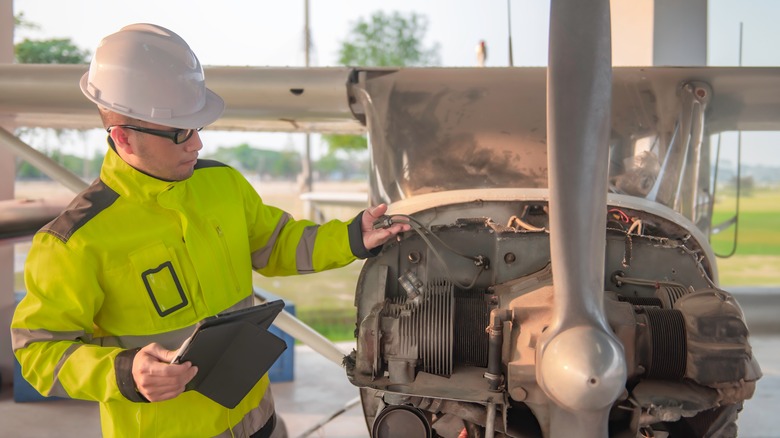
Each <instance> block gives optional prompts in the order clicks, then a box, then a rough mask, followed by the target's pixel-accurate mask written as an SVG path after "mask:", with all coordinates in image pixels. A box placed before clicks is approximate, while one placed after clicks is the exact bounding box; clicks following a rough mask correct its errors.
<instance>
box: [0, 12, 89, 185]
mask: <svg viewBox="0 0 780 438" xmlns="http://www.w3.org/2000/svg"><path fill="white" fill-rule="evenodd" d="M14 27H15V28H16V29H29V30H36V29H38V28H39V26H38V25H36V24H34V23H32V22H30V21H27V20H25V18H24V15H23V14H22V13H20V14H18V15H15V16H14ZM14 57H15V59H16V62H17V63H20V64H86V63H88V62H89V51H87V50H84V49H81V48H79V47H78V46H76V45H75V44H74V43H73V41H71V39H70V38H53V39H45V40H33V39H29V38H25V39H24V40H23V41H21V42H19V43H17V44H15V45H14ZM69 131H72V130H59V129H58V130H53V131H52V130H46V129H41V128H19V129H17V132H16V134H17V136H19V137H21V136H23V135H26V136H27V137H35V136H39V137H45V136H48V134H49V132H54V134H55V136H56V137H57V142H58V143H60V144H61V143H63V142H64V139H65V138H67V137H68V132H69ZM81 140H82V141H83V138H81ZM48 155H49V156H50V157H51V158H52V159H53V160H55V161H57V162H58V163H59V164H62V165H63V166H65V167H66V168H68V169H69V170H71V171H73V172H74V173H76V174H77V175H79V174H84V173H90V174H91V173H93V171H94V169H92V168H93V167H94V166H93V165H92V164H91V163H85V161H89V162H91V161H94V160H95V159H94V158H93V159H89V158H88V157H84V158H83V159H79V158H78V157H74V156H72V155H65V154H61V153H59V152H57V151H55V152H53V153H50V154H48ZM100 161H101V162H102V156H101V157H100ZM16 172H17V176H18V177H20V178H36V177H41V176H42V173H41V172H40V171H38V170H37V169H35V168H34V167H33V166H31V165H30V164H28V163H25V162H19V163H17V168H16ZM83 176H86V175H83Z"/></svg>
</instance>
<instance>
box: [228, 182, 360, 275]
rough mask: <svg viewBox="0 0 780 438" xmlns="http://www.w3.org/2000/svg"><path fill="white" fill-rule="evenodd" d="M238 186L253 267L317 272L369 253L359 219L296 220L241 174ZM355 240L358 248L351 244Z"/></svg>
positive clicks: (286, 272) (291, 272) (277, 272)
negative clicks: (242, 201)
mask: <svg viewBox="0 0 780 438" xmlns="http://www.w3.org/2000/svg"><path fill="white" fill-rule="evenodd" d="M240 186H241V191H242V193H243V197H244V204H245V211H246V221H247V227H248V228H249V239H250V242H249V244H250V248H251V251H252V267H253V268H254V269H255V270H256V271H258V272H260V273H261V274H263V275H266V276H281V275H295V274H309V273H313V272H320V271H324V270H327V269H333V268H338V267H342V266H346V265H348V264H349V263H352V262H353V261H355V260H356V259H357V258H358V257H359V256H363V254H364V253H365V254H368V252H367V251H366V250H365V248H362V237H361V234H360V233H361V231H360V227H359V223H358V224H353V225H352V226H350V224H352V223H353V220H351V221H346V222H345V221H340V220H332V221H329V222H327V223H324V224H316V223H314V222H312V221H308V220H295V219H294V218H293V217H292V215H290V214H289V213H287V212H285V211H283V210H281V209H279V208H277V207H273V206H270V205H267V204H265V203H263V200H262V199H261V198H260V196H259V195H258V194H257V192H255V190H254V188H253V187H252V186H251V185H250V184H249V182H248V181H246V180H245V179H243V177H242V178H241V182H240ZM355 225H358V226H357V227H356V226H355ZM355 233H357V235H358V237H357V238H356V237H355V236H354V234H355ZM350 236H352V237H350ZM356 242H359V246H360V248H357V247H355V248H353V246H354V245H355V243H356ZM361 248H362V249H361Z"/></svg>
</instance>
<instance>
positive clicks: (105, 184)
mask: <svg viewBox="0 0 780 438" xmlns="http://www.w3.org/2000/svg"><path fill="white" fill-rule="evenodd" d="M359 222H360V221H359V216H358V220H353V221H351V222H342V221H331V222H328V223H325V224H322V225H316V224H314V223H312V222H309V221H296V220H294V219H292V217H291V216H290V215H289V214H287V213H285V212H284V211H282V210H280V209H278V208H275V207H271V206H268V205H265V204H264V203H263V201H262V199H261V198H260V197H259V196H258V195H257V193H256V192H255V191H254V189H253V187H252V186H251V185H250V184H249V182H248V181H246V179H245V178H244V177H243V176H242V175H241V174H240V173H239V172H237V171H236V170H234V169H232V168H230V167H228V166H226V165H224V164H221V163H218V162H215V161H208V160H199V161H198V164H197V165H196V168H195V171H194V174H193V175H192V177H190V178H189V179H187V180H185V181H179V182H166V181H162V180H159V179H156V178H153V177H150V176H148V175H145V174H143V173H141V172H139V171H137V170H135V169H133V168H132V167H130V166H129V165H128V164H127V163H125V162H124V161H123V160H122V159H121V158H120V157H119V156H118V155H117V154H116V152H115V151H114V150H113V149H109V150H108V152H107V154H106V157H105V161H104V164H103V168H102V169H101V174H100V178H99V179H98V180H96V181H95V182H94V183H93V184H92V185H91V186H90V187H89V188H88V189H87V190H85V191H84V192H83V193H81V194H80V195H78V196H77V197H76V198H75V199H74V200H73V202H72V203H71V204H70V206H69V207H68V208H67V209H66V210H65V211H64V212H63V213H62V214H61V215H60V216H59V217H58V218H57V219H55V220H53V221H52V222H51V223H49V224H47V225H46V226H45V227H43V228H42V229H41V231H39V232H38V233H37V234H36V235H35V237H34V239H33V244H32V247H31V249H30V251H29V253H28V256H27V263H26V266H25V283H26V288H27V294H26V296H25V297H24V299H23V300H22V301H21V302H20V303H19V305H18V306H17V309H16V311H15V313H14V317H13V321H12V324H11V333H12V340H13V349H14V354H15V355H16V357H17V359H18V360H19V362H20V363H21V365H22V370H23V375H24V377H25V379H27V380H28V381H29V382H30V383H31V384H32V385H33V386H34V387H35V388H36V389H37V390H38V391H40V392H41V393H42V394H44V395H50V396H51V395H56V396H61V397H70V398H77V399H86V400H96V401H98V402H100V412H101V425H102V429H103V435H104V436H106V437H111V436H122V437H125V436H142V437H152V436H153V437H164V436H215V435H219V434H223V433H227V436H230V435H231V430H232V431H233V434H234V435H235V436H243V435H244V434H247V435H248V434H251V432H253V431H254V430H257V429H258V428H259V427H261V426H262V425H263V424H265V421H266V420H268V418H269V417H270V415H271V414H272V413H273V402H272V399H271V397H266V400H265V402H263V403H262V404H261V401H263V396H264V394H265V392H266V389H267V387H268V383H269V382H268V377H267V376H265V377H263V379H261V380H260V381H259V382H258V383H257V385H256V386H255V388H254V389H253V390H252V391H251V392H250V393H249V394H248V395H247V396H246V397H245V399H244V400H243V401H242V402H241V403H240V404H239V405H238V406H237V407H236V408H234V409H227V408H224V407H222V406H220V405H218V404H216V403H214V402H212V401H211V400H209V399H207V398H206V397H204V396H202V395H200V394H199V393H197V392H194V391H189V392H185V393H184V394H182V395H181V396H179V397H177V398H175V399H172V400H168V401H164V402H155V403H143V402H137V401H133V400H139V399H140V397H139V396H138V394H137V393H135V392H134V388H133V386H132V375H131V374H130V371H131V370H130V366H131V365H132V360H126V359H127V357H126V356H127V355H128V350H130V349H136V348H139V347H143V346H145V345H147V344H149V343H150V342H158V343H160V344H162V345H163V346H164V347H166V348H168V349H171V350H173V349H176V348H177V347H178V346H179V345H180V344H181V342H182V340H183V339H184V338H186V337H187V336H188V335H189V334H190V333H191V332H192V329H193V327H194V324H196V323H197V322H198V321H199V320H201V319H203V318H205V317H207V316H211V315H214V314H216V313H219V312H221V311H224V310H227V309H233V308H240V307H245V306H248V305H251V304H252V270H253V269H254V270H256V271H258V272H260V273H261V274H264V275H269V276H270V275H293V274H303V273H310V272H317V271H322V270H325V269H330V268H335V267H340V266H344V265H346V264H349V263H350V262H352V261H354V260H355V258H356V255H357V256H360V257H366V256H368V255H370V254H368V253H367V252H366V250H365V248H363V246H362V237H361V232H360V228H359V227H360V225H359ZM120 353H121V354H120ZM117 357H119V360H116V359H117ZM123 358H124V359H123ZM131 358H132V354H131V355H130V359H131ZM128 379H129V380H128Z"/></svg>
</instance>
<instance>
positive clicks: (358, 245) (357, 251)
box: [347, 210, 382, 259]
mask: <svg viewBox="0 0 780 438" xmlns="http://www.w3.org/2000/svg"><path fill="white" fill-rule="evenodd" d="M364 211H365V210H364ZM364 211H361V212H360V213H358V215H357V216H355V219H353V220H352V222H350V223H349V225H347V235H348V236H349V249H351V250H352V254H353V255H354V256H355V257H357V258H359V259H367V258H369V257H374V256H377V255H379V253H380V252H381V251H382V245H379V246H377V247H376V248H374V249H372V250H368V249H366V246H365V245H363V230H361V229H360V224H361V223H362V221H363V213H364Z"/></svg>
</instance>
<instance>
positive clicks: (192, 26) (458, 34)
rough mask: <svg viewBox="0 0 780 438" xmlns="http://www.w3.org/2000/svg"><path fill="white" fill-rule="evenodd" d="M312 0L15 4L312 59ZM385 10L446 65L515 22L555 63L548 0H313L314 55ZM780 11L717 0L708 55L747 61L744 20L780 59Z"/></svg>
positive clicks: (467, 58)
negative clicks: (423, 27) (424, 24)
mask: <svg viewBox="0 0 780 438" xmlns="http://www.w3.org/2000/svg"><path fill="white" fill-rule="evenodd" d="M305 2H306V0H286V1H279V0H275V1H266V0H253V1H246V0H222V1H218V2H217V1H206V0H133V1H132V2H118V1H115V0H67V1H61V0H14V14H16V15H18V14H19V13H23V14H24V18H25V20H26V21H29V22H32V23H35V24H37V25H38V26H40V28H39V29H37V30H27V29H24V30H19V31H17V33H16V34H15V40H16V41H19V40H21V39H22V38H31V39H46V38H70V39H71V40H73V42H74V43H75V44H76V45H77V46H79V47H81V48H83V49H87V50H89V51H90V52H93V51H94V49H95V47H96V46H97V44H98V42H99V41H100V39H101V38H103V37H104V36H106V35H108V34H111V33H113V32H116V31H117V30H119V29H120V28H121V27H122V26H124V25H127V24H130V23H136V22H151V23H155V24H159V25H162V26H164V27H167V28H169V29H171V30H173V31H174V32H176V33H178V34H179V35H181V36H182V37H183V38H184V39H185V40H186V41H187V42H188V43H189V44H190V46H191V47H192V48H193V50H194V51H195V52H196V54H197V55H198V58H199V59H200V61H201V63H202V64H203V65H238V66H244V65H249V66H304V65H305V56H304V44H303V41H304V39H303V35H304V23H305V20H304V16H305V14H304V9H305V7H304V5H305ZM378 10H382V11H385V12H387V13H390V12H394V11H398V12H401V13H404V14H409V13H411V12H416V13H418V14H420V15H423V16H425V17H426V18H427V19H428V31H427V33H426V38H425V40H424V46H426V47H430V46H432V45H434V44H437V45H439V47H440V49H439V53H440V56H441V61H442V65H444V66H474V65H476V54H475V48H476V45H477V44H478V42H479V41H480V40H484V41H485V42H486V43H487V47H488V57H487V61H486V65H487V66H506V65H509V54H508V46H509V44H508V41H509V30H510V28H511V37H512V47H513V61H514V65H516V66H543V65H546V63H547V32H548V20H549V0H506V1H504V0H481V1H476V0H384V1H381V2H379V1H371V0H361V1H356V0H310V1H309V17H310V18H309V27H310V29H311V35H312V41H313V46H312V49H311V62H310V65H312V66H331V65H337V59H338V50H339V48H340V46H341V44H342V42H343V41H345V40H346V39H347V38H348V36H349V31H350V29H351V27H352V25H353V24H354V23H355V22H356V21H357V20H358V19H359V18H368V17H369V16H370V15H371V14H372V13H374V12H375V11H378ZM509 12H511V15H510V14H509ZM64 17H67V19H66V18H64ZM778 18H780V1H778V0H709V11H708V54H707V59H708V64H710V65H723V66H734V65H738V64H739V53H740V50H739V27H740V23H742V24H743V37H742V40H743V42H742V65H745V66H748V65H755V66H780V50H778V49H777V44H776V43H773V42H776V41H780V26H778V25H777V21H778ZM101 135H102V134H101ZM202 137H203V139H204V144H207V145H209V146H207V148H208V147H210V148H212V149H214V150H215V149H216V146H219V145H222V146H234V145H237V144H240V143H243V142H247V143H249V144H251V145H253V146H257V147H261V146H263V147H265V146H271V147H282V148H283V147H295V148H299V147H302V146H301V144H302V143H303V135H302V134H257V133H224V132H223V133H214V132H207V131H204V132H203V133H202ZM95 143H97V144H96V145H95V147H96V148H97V150H102V149H103V147H104V143H102V141H96V142H95ZM765 143H771V141H767V142H765ZM775 143H780V140H778V141H777V142H775ZM313 145H314V146H313V153H314V156H315V158H316V157H317V155H318V154H319V153H321V152H322V151H323V150H324V149H323V147H322V146H321V145H319V144H318V142H317V141H314V142H313ZM207 150H208V149H207ZM753 150H754V153H751V154H749V156H746V157H745V162H749V161H752V160H754V161H756V162H761V163H769V164H773V165H778V166H780V152H777V151H780V148H777V147H776V144H772V145H769V144H764V145H758V146H756V147H754V148H753ZM759 157H761V158H760V159H759Z"/></svg>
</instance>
